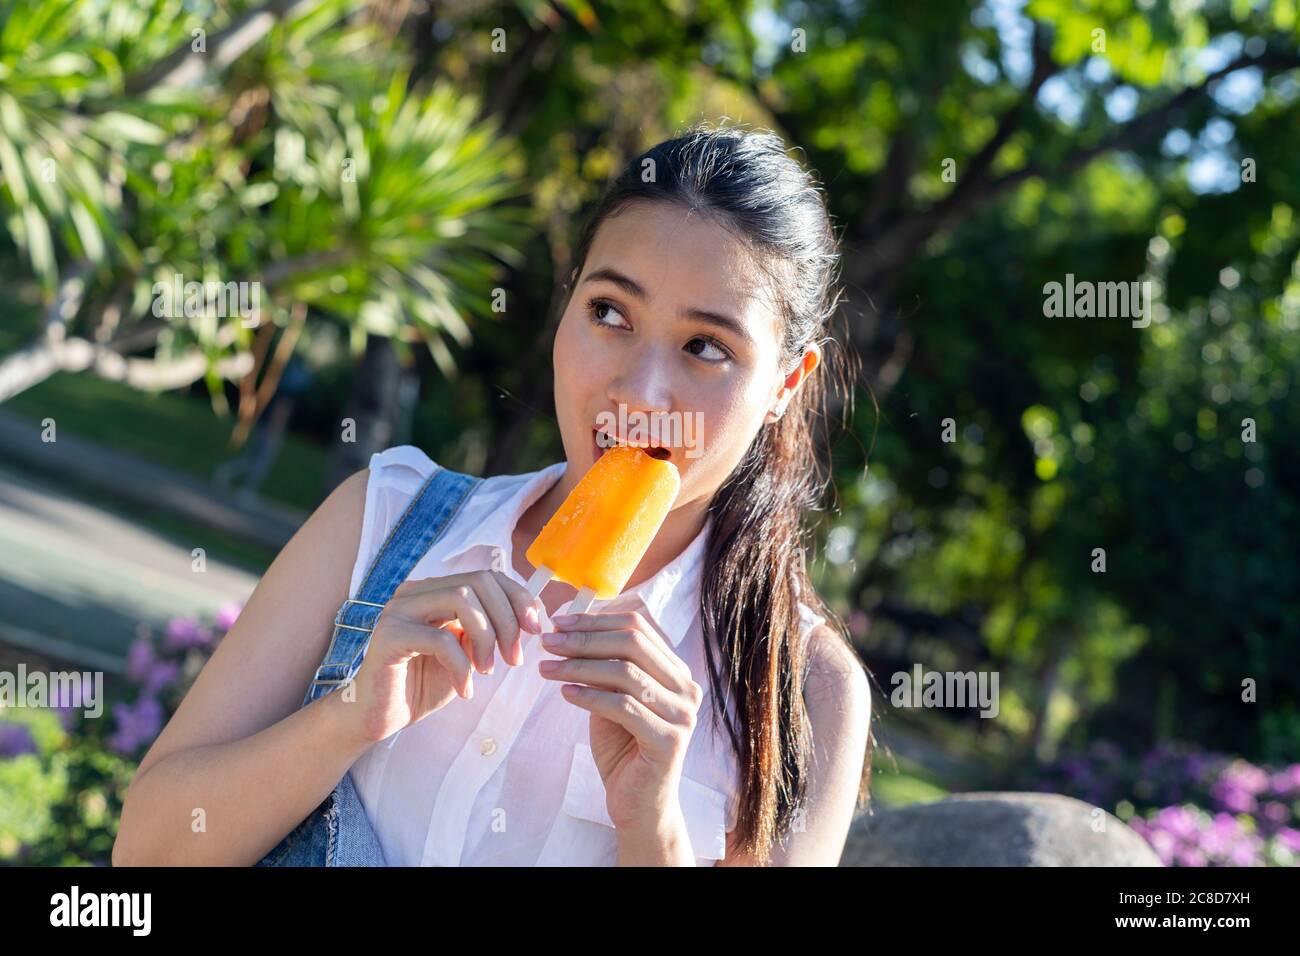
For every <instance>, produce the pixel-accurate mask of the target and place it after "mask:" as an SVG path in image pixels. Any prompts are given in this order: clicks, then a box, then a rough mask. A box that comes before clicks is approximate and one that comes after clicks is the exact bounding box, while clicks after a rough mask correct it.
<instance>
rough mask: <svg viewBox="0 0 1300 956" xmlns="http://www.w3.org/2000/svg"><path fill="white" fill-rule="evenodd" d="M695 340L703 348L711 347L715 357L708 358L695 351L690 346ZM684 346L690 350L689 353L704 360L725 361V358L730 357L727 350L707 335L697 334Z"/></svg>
mask: <svg viewBox="0 0 1300 956" xmlns="http://www.w3.org/2000/svg"><path fill="white" fill-rule="evenodd" d="M697 342H698V343H700V344H702V345H703V346H704V347H705V348H710V349H713V351H714V353H715V355H716V356H717V357H716V358H709V357H707V356H705V355H703V354H701V353H700V352H696V351H694V350H693V349H692V346H694V345H695V344H696V343H697ZM686 348H687V350H688V351H690V353H691V354H692V355H698V356H699V357H700V358H702V359H704V361H706V362H725V361H726V360H727V359H729V358H731V355H730V354H729V353H728V352H727V350H726V349H724V348H723V347H722V346H721V345H719V344H718V343H717V342H715V341H713V339H711V338H708V337H707V336H703V335H697V336H696V337H695V338H693V339H691V340H690V341H689V342H688V343H686Z"/></svg>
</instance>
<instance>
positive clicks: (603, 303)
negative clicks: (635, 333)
mask: <svg viewBox="0 0 1300 956" xmlns="http://www.w3.org/2000/svg"><path fill="white" fill-rule="evenodd" d="M601 310H604V311H605V312H607V313H608V312H613V313H614V314H615V315H617V316H620V317H621V316H622V315H623V313H622V312H619V311H618V309H617V308H615V307H614V304H613V303H612V302H609V301H608V300H606V299H592V300H591V301H590V302H588V303H587V315H588V317H589V318H590V319H591V321H592V322H593V323H594V324H596V325H599V326H602V327H604V328H620V327H621V326H619V325H617V324H615V323H612V322H606V321H605V319H604V318H602V317H601V315H600V312H601Z"/></svg>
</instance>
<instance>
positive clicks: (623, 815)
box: [539, 612, 704, 841]
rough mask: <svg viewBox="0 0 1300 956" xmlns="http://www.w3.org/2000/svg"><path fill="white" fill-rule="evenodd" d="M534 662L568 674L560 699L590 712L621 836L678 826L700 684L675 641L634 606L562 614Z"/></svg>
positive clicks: (562, 677)
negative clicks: (553, 657) (543, 655)
mask: <svg viewBox="0 0 1300 956" xmlns="http://www.w3.org/2000/svg"><path fill="white" fill-rule="evenodd" d="M554 623H555V626H556V630H557V632H558V634H559V635H560V636H562V637H563V638H564V641H563V642H562V643H559V644H557V643H555V642H554V640H553V639H554V638H555V637H556V634H552V633H546V634H543V635H542V643H543V646H544V647H545V648H546V649H547V650H548V651H550V652H551V653H552V654H558V655H561V656H563V657H565V658H568V659H567V660H562V661H547V660H543V661H541V662H540V665H539V670H540V672H541V674H542V676H543V677H545V678H547V679H548V680H558V681H566V682H567V683H566V684H565V686H564V687H563V688H561V693H563V694H564V697H565V699H566V700H568V701H569V702H570V703H572V704H576V705H577V706H579V707H581V708H583V709H584V710H588V711H590V712H591V752H592V756H593V757H594V758H595V761H596V767H597V769H599V770H600V776H601V778H602V779H603V780H604V782H605V793H606V801H607V809H608V811H609V816H610V819H611V820H613V821H614V826H615V827H616V828H617V829H618V830H619V833H620V837H623V836H624V835H631V836H635V837H636V838H640V839H644V840H646V841H649V840H651V839H653V838H655V837H661V838H662V837H663V836H664V835H680V834H682V833H683V832H684V822H683V819H682V815H681V806H680V804H679V803H678V798H677V788H678V784H679V782H680V779H681V770H682V763H683V761H684V759H685V757H686V748H687V745H688V744H689V743H690V740H691V734H692V733H693V732H694V730H695V721H696V713H697V712H698V711H699V709H700V703H701V702H702V701H703V698H704V689H703V688H702V687H701V686H700V685H699V684H697V683H696V682H695V681H694V680H693V679H692V677H691V671H690V668H689V667H687V666H686V663H685V662H684V661H683V660H682V659H681V658H680V657H678V656H677V654H676V653H675V652H674V650H673V647H672V645H671V644H670V643H669V642H668V641H667V640H666V639H665V638H664V637H663V635H661V634H660V633H659V632H658V631H657V630H656V629H655V628H654V627H652V626H651V625H650V624H649V623H648V622H647V621H646V619H645V618H644V617H642V616H641V615H640V614H638V613H612V612H607V613H586V614H577V615H559V616H557V617H556V618H555V619H554Z"/></svg>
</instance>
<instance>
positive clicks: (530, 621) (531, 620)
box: [524, 607, 542, 634]
mask: <svg viewBox="0 0 1300 956" xmlns="http://www.w3.org/2000/svg"><path fill="white" fill-rule="evenodd" d="M524 627H526V628H527V629H528V630H529V631H531V632H532V633H534V634H540V633H541V632H542V622H541V619H540V618H539V617H538V616H537V609H536V608H532V607H530V608H529V609H528V610H527V611H525V612H524Z"/></svg>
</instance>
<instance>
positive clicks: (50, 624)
mask: <svg viewBox="0 0 1300 956" xmlns="http://www.w3.org/2000/svg"><path fill="white" fill-rule="evenodd" d="M1298 49H1300V21H1298V20H1297V4H1296V3H1295V2H1294V0H1279V2H1272V3H1267V2H1251V0H1217V2H1215V0H1206V2H1173V3H1164V2H1159V0H1155V2H1152V0H1148V2H1128V0H1108V2H1102V0H1035V2H1031V3H1029V4H1027V5H1024V4H1019V3H1012V2H1001V0H999V2H988V3H969V2H960V0H927V2H925V3H923V4H917V3H911V2H898V3H874V2H873V3H866V2H858V3H853V2H845V3H820V2H818V3H777V4H770V3H753V2H745V0H740V2H737V0H701V2H671V3H653V2H641V0H625V2H620V3H618V4H606V3H586V2H583V0H567V2H566V0H552V2H542V0H519V2H516V3H513V4H511V3H498V4H488V3H477V2H472V0H461V2H453V3H439V4H428V3H423V2H417V0H388V2H383V0H372V2H369V3H366V2H357V0H315V2H312V0H300V2H269V3H268V2H257V0H249V2H216V0H212V2H200V0H191V2H182V0H115V2H108V0H81V2H65V0H45V2H37V0H0V215H2V216H3V225H2V226H0V279H2V280H3V291H2V293H0V316H2V317H3V320H2V322H0V671H9V672H14V671H15V670H16V668H17V667H18V666H19V665H20V664H21V665H23V666H25V667H26V668H27V669H29V670H36V669H43V670H46V671H52V670H67V669H77V670H89V671H100V672H103V674H104V675H105V680H106V689H107V691H108V692H109V699H110V704H109V706H108V707H107V708H106V710H105V713H104V715H103V717H101V718H99V719H86V718H84V717H83V716H81V711H80V710H79V709H77V708H76V707H75V706H74V705H75V704H76V701H70V700H62V701H56V703H61V704H64V705H67V706H65V707H64V708H63V709H58V708H55V709H50V708H44V709H42V708H32V707H18V706H8V707H5V708H4V709H2V710H0V861H3V862H10V863H15V862H17V863H27V864H37V865H45V864H82V863H85V864H101V865H102V864H104V863H106V862H107V861H108V859H109V854H110V849H111V845H112V839H113V834H114V832H115V828H116V820H117V815H118V812H119V810H120V806H121V798H122V795H123V792H124V788H125V785H126V783H127V782H128V781H129V779H130V775H131V772H132V770H133V768H134V766H135V764H136V763H137V762H138V760H139V759H140V758H141V757H142V756H143V754H144V752H145V750H146V749H147V748H148V746H149V744H150V743H151V742H152V740H153V739H154V737H155V736H156V735H157V733H158V731H159V729H160V728H161V726H162V724H163V723H164V722H165V720H166V719H167V717H168V715H169V714H170V713H171V712H172V711H173V710H174V709H175V707H176V705H177V703H178V702H179V700H180V698H181V696H182V695H183V693H184V690H185V688H186V687H187V686H188V683H189V682H190V681H191V680H192V678H193V676H194V674H195V673H196V671H197V669H198V668H199V667H200V666H201V665H202V662H203V660H205V659H206V656H207V655H208V654H209V653H210V652H211V649H212V647H213V645H214V643H215V642H216V641H218V640H219V639H220V636H221V634H222V633H224V631H225V629H226V628H227V627H229V625H230V623H231V621H233V619H234V618H235V616H237V614H238V612H239V607H240V605H241V604H242V602H243V601H244V600H246V598H247V596H248V595H249V593H250V592H251V591H252V589H253V587H254V585H255V583H256V581H257V579H258V576H259V575H260V574H261V572H262V571H264V570H265V568H266V567H267V565H268V564H269V563H270V561H271V560H272V558H273V557H274V555H275V554H276V552H277V551H278V549H279V548H280V547H281V546H282V545H283V543H284V542H285V541H286V540H287V539H288V537H289V536H290V535H291V534H292V533H293V531H294V529H295V528H296V527H297V526H298V524H299V523H300V522H301V521H302V520H303V519H304V517H305V516H306V514H308V513H309V512H310V510H311V509H312V508H314V507H315V506H316V505H317V504H318V503H319V502H320V501H321V500H322V498H323V497H324V496H325V495H326V494H327V493H328V492H329V490H330V489H331V488H333V487H334V485H335V484H336V483H337V482H338V481H340V480H341V479H342V478H343V477H345V476H346V475H348V474H350V473H351V472H353V471H355V470H357V469H358V468H361V467H364V466H365V465H366V463H367V461H368V459H369V456H370V455H371V454H372V453H373V452H375V451H378V450H381V449H383V448H386V447H389V446H391V445H395V444H403V443H411V444H415V445H418V446H420V447H421V448H423V449H424V450H425V451H426V452H427V453H428V454H429V455H430V456H431V457H433V458H434V459H435V460H437V461H438V462H440V463H442V464H444V465H446V466H447V467H450V468H453V469H456V470H461V471H466V472H471V473H474V474H479V475H492V474H500V473H513V472H522V471H529V470H533V469H536V468H539V467H542V466H544V465H546V464H549V463H551V462H554V461H556V460H558V459H559V458H560V457H561V456H562V448H561V445H560V442H559V435H558V432H557V429H556V426H555V421H554V417H553V413H552V407H551V393H552V379H551V369H550V349H551V340H552V337H553V331H554V325H553V323H554V319H555V316H554V314H553V312H552V310H551V304H552V302H553V295H554V292H555V289H556V284H557V282H558V281H560V280H561V279H562V278H563V277H564V276H565V275H566V274H567V272H568V269H569V268H570V266H571V265H572V263H571V255H572V251H573V246H574V243H575V242H576V239H577V233H578V227H579V226H580V224H581V222H582V217H583V215H584V214H585V213H586V212H587V211H588V210H589V209H590V208H591V206H592V205H593V204H594V202H595V200H596V199H597V198H598V197H599V195H600V192H601V190H602V187H603V186H604V184H605V183H606V182H607V180H608V179H609V178H610V177H611V176H612V175H613V174H615V173H616V172H617V171H618V170H619V169H620V168H621V167H622V165H623V164H624V163H625V162H626V161H628V160H629V159H630V158H632V157H634V156H635V155H637V154H638V153H639V152H640V151H641V150H643V149H645V148H647V147H648V146H650V145H653V144H654V143H657V142H659V141H660V140H662V139H665V138H668V137H670V136H671V135H672V134H673V133H674V132H675V131H677V130H678V129H679V128H681V127H682V126H684V125H686V124H689V123H692V122H695V121H698V120H710V121H715V122H724V121H725V122H732V123H741V124H748V125H752V126H760V127H768V128H771V129H774V130H776V131H777V132H779V133H780V134H781V135H782V136H783V137H784V138H785V139H786V140H787V142H789V143H790V144H791V146H792V147H797V148H798V150H800V151H801V152H800V153H799V154H798V155H799V156H800V158H801V159H804V160H805V161H806V162H807V163H808V164H809V166H810V167H811V168H812V169H814V170H815V171H816V172H817V174H818V175H819V177H820V179H821V181H822V182H823V183H824V184H825V187H826V195H827V198H828V202H829V205H830V207H831V210H832V213H833V215H834V218H835V221H836V223H837V227H838V228H840V229H841V230H842V234H843V251H844V265H843V280H844V283H845V285H846V288H847V296H846V298H845V300H844V307H843V309H842V311H841V314H840V316H839V317H838V318H837V325H836V328H835V329H834V331H835V332H836V334H837V335H838V336H839V337H840V338H841V339H842V340H844V339H847V340H848V341H847V344H848V345H850V346H851V347H852V348H853V349H854V350H855V351H856V352H857V353H858V354H859V355H860V356H861V359H862V372H861V376H860V379H859V381H858V383H857V390H856V395H855V398H854V403H853V406H852V409H851V410H852V412H853V414H852V417H851V427H850V428H848V429H845V430H839V431H838V432H837V433H836V435H835V439H834V447H833V451H834V462H835V491H836V494H835V499H834V501H833V503H832V504H831V506H829V507H828V508H827V509H826V510H825V511H824V512H822V513H821V514H820V515H819V516H818V518H819V523H818V536H817V547H816V548H815V549H814V550H813V552H812V554H811V566H812V570H813V573H814V577H815V579H816V581H817V582H818V585H819V588H820V591H821V593H822V594H823V596H824V597H825V598H826V600H827V601H828V602H829V603H830V605H831V606H832V607H833V609H834V610H835V611H836V613H837V614H838V615H839V616H840V617H841V618H842V620H843V622H844V623H845V624H846V625H847V627H848V629H849V630H850V631H851V633H852V637H853V640H854V643H855V645H856V646H857V648H858V650H859V651H860V653H861V654H862V656H863V658H864V660H865V661H866V663H867V665H868V666H869V668H870V669H871V671H872V673H873V674H874V686H873V689H874V692H875V699H874V712H875V713H874V721H875V722H874V728H875V732H876V737H877V740H878V742H879V744H880V747H879V749H878V750H877V751H876V754H875V758H874V763H875V771H874V776H873V785H872V793H873V801H874V804H875V805H876V806H878V807H882V808H888V807H895V806H901V805H904V804H909V803H915V802H920V801H930V800H935V799H939V798H942V797H943V796H945V795H946V794H948V793H952V792H958V791H973V790H1051V791H1055V792H1058V793H1064V794H1069V795H1072V796H1076V797H1079V798H1081V799H1083V800H1085V801H1087V802H1089V803H1092V804H1095V805H1096V806H1099V807H1103V808H1105V809H1106V810H1108V811H1110V812H1112V813H1114V814H1116V815H1117V816H1119V817H1120V819H1122V820H1125V821H1128V822H1129V823H1130V824H1131V825H1132V826H1133V827H1134V828H1135V829H1137V830H1138V832H1139V833H1140V834H1141V835H1143V836H1144V837H1145V838H1146V839H1147V840H1148V841H1149V842H1150V844H1151V846H1152V847H1153V848H1154V849H1155V851H1156V853H1157V854H1158V855H1159V857H1160V858H1161V860H1162V861H1164V862H1165V863H1167V864H1170V865H1185V866H1204V865H1237V866H1241V865H1292V864H1294V863H1295V861H1296V860H1297V859H1300V823H1298V821H1300V654H1298V653H1297V648H1298V647H1300V580H1298V573H1297V569H1298V567H1300V563H1298V562H1297V558H1296V553H1297V540H1300V534H1298V532H1300V516H1298V515H1297V499H1298V496H1300V451H1298V450H1297V446H1296V439H1297V436H1298V435H1300V396H1297V394H1296V375H1297V369H1298V368H1300V364H1298V363H1300V258H1298V254H1300V236H1298V234H1297V227H1296V215H1297V206H1298V205H1300V158H1298V157H1300V102H1298V101H1300V70H1298V69H1297V67H1300V52H1297V51H1298ZM1067 275H1071V276H1073V277H1074V278H1075V280H1078V281H1088V282H1096V283H1102V282H1125V283H1128V282H1145V283H1149V284H1150V285H1149V288H1150V289H1151V291H1152V303H1153V304H1152V310H1151V315H1149V316H1147V317H1146V319H1147V322H1146V323H1140V322H1138V321H1136V320H1135V321H1130V320H1129V319H1128V318H1125V317H1113V316H1112V317H1105V318H1103V317H1092V318H1082V317H1063V316H1048V315H1046V314H1045V309H1044V301H1045V292H1044V286H1045V285H1046V284H1048V283H1052V282H1061V283H1064V282H1065V281H1066V277H1067ZM173 277H181V278H182V279H183V280H184V281H186V282H199V283H204V282H212V283H223V284H224V283H235V284H239V283H246V284H248V285H245V286H244V287H243V288H245V289H247V288H251V287H253V286H252V284H253V283H256V284H257V285H256V288H257V289H258V290H259V292H260V300H259V305H260V315H259V316H258V319H259V321H251V320H250V319H249V317H248V314H247V312H246V311H245V312H239V313H232V314H226V315H219V314H217V312H218V311H219V310H214V309H211V308H195V309H189V308H182V307H181V306H180V305H179V304H177V305H176V307H174V308H170V309H164V310H162V311H163V313H164V314H162V315H159V314H158V311H159V310H157V309H155V307H154V306H155V303H156V302H157V300H158V297H157V294H156V293H155V283H161V284H162V285H163V286H165V287H171V286H172V285H173ZM226 311H230V310H226ZM842 411H848V409H844V410H842ZM349 422H350V423H351V426H350V427H351V431H349V430H348V429H349V425H348V424H347V423H349ZM918 664H919V665H921V666H922V667H923V668H925V669H926V670H944V671H954V670H956V671H968V670H978V671H983V672H996V673H997V674H998V675H999V676H1000V707H999V713H998V715H997V717H996V718H992V719H988V718H981V717H980V716H979V713H978V711H977V710H976V709H974V708H951V707H949V708H916V707H907V706H902V705H901V702H896V703H895V704H891V701H890V697H891V694H892V693H893V690H894V680H893V675H895V674H898V673H902V672H908V673H910V672H912V670H913V668H914V667H915V666H916V665H918Z"/></svg>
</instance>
